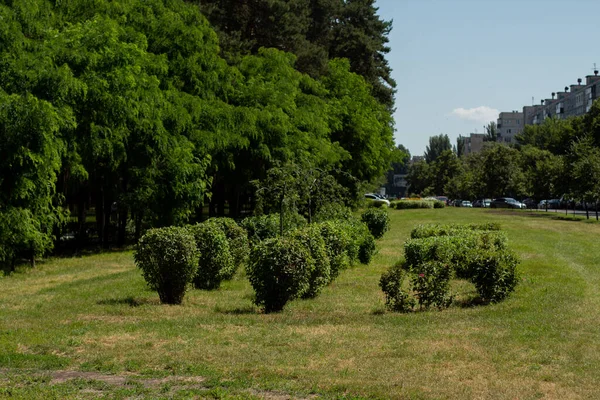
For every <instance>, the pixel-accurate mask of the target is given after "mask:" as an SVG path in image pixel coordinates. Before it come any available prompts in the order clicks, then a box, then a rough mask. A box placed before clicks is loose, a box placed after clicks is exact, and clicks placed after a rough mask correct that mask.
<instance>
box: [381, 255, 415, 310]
mask: <svg viewBox="0 0 600 400" xmlns="http://www.w3.org/2000/svg"><path fill="white" fill-rule="evenodd" d="M406 276H407V272H406V271H404V270H403V269H402V267H401V264H400V263H399V264H397V265H395V266H393V267H391V268H390V269H389V270H387V271H386V272H384V273H383V275H381V279H380V280H379V287H381V290H382V291H383V293H384V294H385V307H386V308H387V309H388V310H390V311H396V312H409V311H412V309H413V307H414V306H415V299H414V298H413V297H412V296H411V294H410V292H408V291H406V290H404V289H403V288H402V284H403V283H404V281H405V279H406Z"/></svg>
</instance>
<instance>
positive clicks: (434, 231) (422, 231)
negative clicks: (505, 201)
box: [410, 223, 500, 239]
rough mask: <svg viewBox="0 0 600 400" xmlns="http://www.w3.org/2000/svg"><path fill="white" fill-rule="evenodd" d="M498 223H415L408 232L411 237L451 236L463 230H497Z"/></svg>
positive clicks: (498, 227)
mask: <svg viewBox="0 0 600 400" xmlns="http://www.w3.org/2000/svg"><path fill="white" fill-rule="evenodd" d="M499 230H500V224H498V223H484V224H446V225H441V224H424V225H417V226H416V227H414V228H413V230H412V231H411V232H410V237H411V238H412V239H419V238H426V237H431V236H453V235H457V234H460V233H461V232H464V231H499Z"/></svg>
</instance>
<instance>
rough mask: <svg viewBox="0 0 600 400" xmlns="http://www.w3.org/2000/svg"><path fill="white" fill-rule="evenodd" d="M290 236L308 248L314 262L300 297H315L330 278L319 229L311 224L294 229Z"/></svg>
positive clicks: (325, 249)
mask: <svg viewBox="0 0 600 400" xmlns="http://www.w3.org/2000/svg"><path fill="white" fill-rule="evenodd" d="M291 237H292V238H293V239H295V240H297V241H298V242H300V243H302V244H303V245H304V246H305V247H306V248H307V249H308V251H309V253H310V258H311V262H312V263H313V264H314V265H313V267H312V268H311V270H312V272H311V274H310V277H309V287H308V289H307V290H306V292H304V294H303V295H302V298H305V299H306V298H313V297H316V296H317V295H318V294H319V293H320V292H321V290H322V289H323V287H324V286H326V285H327V284H328V283H329V281H330V280H331V266H330V263H329V257H328V256H327V247H326V246H325V241H324V240H323V237H322V236H321V231H320V230H319V228H318V227H317V226H314V225H312V226H308V227H305V228H302V229H298V230H296V231H294V232H293V233H292V234H291Z"/></svg>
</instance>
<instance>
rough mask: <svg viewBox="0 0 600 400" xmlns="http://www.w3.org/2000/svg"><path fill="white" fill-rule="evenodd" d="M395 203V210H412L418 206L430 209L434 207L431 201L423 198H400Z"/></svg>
mask: <svg viewBox="0 0 600 400" xmlns="http://www.w3.org/2000/svg"><path fill="white" fill-rule="evenodd" d="M395 205H396V210H414V209H418V208H427V209H431V208H433V207H434V204H433V202H432V201H425V200H400V201H398V202H397V203H395Z"/></svg>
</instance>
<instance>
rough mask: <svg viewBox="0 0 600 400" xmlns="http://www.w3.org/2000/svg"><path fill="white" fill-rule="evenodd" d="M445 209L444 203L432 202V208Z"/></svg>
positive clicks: (439, 201)
mask: <svg viewBox="0 0 600 400" xmlns="http://www.w3.org/2000/svg"><path fill="white" fill-rule="evenodd" d="M445 207H446V203H445V202H443V201H441V200H435V201H434V202H433V208H445Z"/></svg>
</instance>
